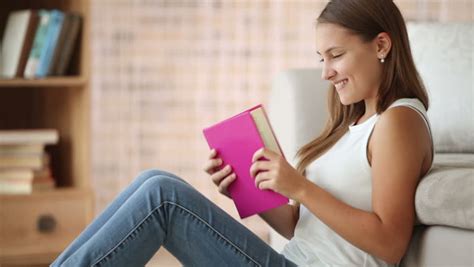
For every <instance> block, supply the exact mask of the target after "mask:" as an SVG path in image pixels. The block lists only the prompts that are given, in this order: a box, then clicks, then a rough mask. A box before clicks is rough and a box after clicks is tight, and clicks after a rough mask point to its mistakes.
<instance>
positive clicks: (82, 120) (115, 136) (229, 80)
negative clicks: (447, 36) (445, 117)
mask: <svg viewBox="0 0 474 267" xmlns="http://www.w3.org/2000/svg"><path fill="white" fill-rule="evenodd" d="M394 2H395V3H396V4H397V5H398V6H399V8H400V10H401V11H402V14H403V16H404V17H405V19H406V21H408V22H410V21H423V22H426V21H431V22H472V21H473V14H474V10H473V2H474V1H473V0H395V1H394ZM326 3H327V0H17V1H0V34H2V35H3V39H2V41H1V43H0V50H1V53H0V54H1V55H0V63H1V64H0V154H1V153H4V154H5V151H7V153H8V150H5V147H8V146H5V138H4V137H5V136H8V131H4V130H13V131H14V132H15V135H19V136H20V137H21V135H22V134H25V132H26V134H27V135H30V137H31V135H33V136H35V134H34V132H35V131H34V130H35V129H37V128H50V129H49V130H51V131H52V134H53V136H55V137H54V138H53V139H54V141H50V143H48V145H51V146H50V147H48V148H45V144H46V143H47V142H43V143H41V144H39V145H38V146H37V147H38V148H39V151H37V152H38V153H36V154H35V155H33V156H34V157H35V159H39V161H38V162H40V163H38V164H39V165H38V166H36V167H37V168H40V169H41V170H44V171H45V172H44V173H43V176H44V177H41V175H40V177H37V176H38V175H36V174H34V173H33V171H34V170H33V168H30V169H28V170H27V174H28V175H29V176H28V177H29V178H28V177H27V178H28V179H23V178H22V179H23V180H21V179H19V178H18V177H17V178H12V177H13V176H12V174H10V173H9V172H8V171H9V168H12V166H13V165H12V164H11V163H8V164H7V163H6V160H5V159H6V158H9V159H10V157H11V158H14V159H15V160H18V158H21V157H24V156H25V155H20V154H21V153H17V152H18V151H16V152H15V151H14V152H15V153H16V154H15V153H11V154H12V155H13V156H11V155H7V156H5V155H6V154H5V155H4V157H3V158H0V174H2V172H1V171H3V176H0V178H2V177H3V178H2V179H3V181H2V180H1V179H0V204H1V205H0V265H1V266H47V265H49V263H50V262H51V260H52V259H54V258H55V257H56V256H57V254H58V253H60V251H62V250H63V249H64V247H66V245H67V244H69V242H70V241H71V240H72V239H73V238H74V237H75V236H77V235H78V233H79V232H80V231H81V230H82V229H83V228H84V227H85V225H86V224H87V223H89V221H90V220H91V219H92V218H93V217H94V216H96V215H97V214H99V213H100V212H101V211H102V210H103V209H104V208H105V207H106V206H107V205H108V203H110V202H111V201H112V200H113V199H114V198H115V196H116V195H117V194H118V193H119V192H120V191H121V190H123V189H124V188H125V187H126V186H127V185H128V184H129V183H130V182H131V181H132V180H133V179H134V177H135V176H137V175H138V174H139V173H140V172H141V171H143V170H145V169H152V168H157V169H162V170H166V171H169V172H172V173H175V174H177V175H178V176H181V177H182V178H184V179H185V180H187V181H188V182H189V183H190V184H192V185H193V186H194V187H196V188H197V189H198V190H199V191H200V192H202V193H203V194H204V195H205V196H207V197H208V198H209V199H211V200H212V201H213V202H215V203H217V204H218V205H219V206H220V207H222V208H223V209H224V210H226V211H227V212H228V213H229V214H230V215H231V216H233V217H235V218H238V215H237V212H236V210H235V208H234V204H233V202H232V201H231V200H229V199H227V198H225V197H224V196H221V195H220V194H219V193H218V192H217V190H216V188H215V186H214V184H213V183H212V182H211V181H210V178H209V176H208V175H207V174H206V173H205V172H204V171H203V168H204V164H205V162H206V160H207V158H208V154H209V148H208V145H207V143H206V141H205V139H204V137H203V134H202V130H203V128H205V127H208V126H210V125H213V124H215V123H216V122H219V121H221V120H223V119H226V118H228V117H230V116H232V115H234V114H236V113H239V112H241V111H243V110H245V109H248V108H249V107H251V106H255V105H257V104H260V103H261V104H263V105H267V103H268V100H269V99H268V97H269V93H270V89H271V86H272V81H273V80H274V78H275V77H276V76H277V75H278V74H279V73H280V72H282V71H284V70H286V69H289V68H310V67H318V64H319V63H318V60H319V58H318V56H317V54H316V49H315V23H316V18H317V17H318V15H319V13H320V12H321V11H322V8H323V7H324V6H325V4H326ZM39 9H44V10H43V11H42V12H39V11H38V10H39ZM53 9H57V10H56V11H55V12H54V13H56V14H57V13H61V12H62V13H63V14H66V15H67V17H69V18H68V19H66V21H69V22H68V23H66V22H64V21H63V22H61V24H57V21H54V20H53V19H51V20H52V22H51V23H50V22H47V23H46V24H48V27H47V28H48V29H49V30H48V31H47V32H48V34H49V35H48V36H46V37H45V35H43V37H44V38H43V39H41V38H39V40H40V41H41V40H43V41H44V43H46V41H48V42H50V43H51V42H56V41H53V40H52V39H54V38H52V36H53V35H54V34H50V33H51V32H53V31H52V30H51V29H54V28H55V27H56V29H59V28H57V27H58V25H62V26H61V27H63V28H61V33H59V32H57V33H56V36H58V34H59V36H60V37H61V38H60V37H57V38H58V39H60V41H61V42H60V41H58V42H57V43H62V44H61V45H58V44H55V46H56V48H55V49H54V51H55V54H54V55H55V56H56V57H55V58H54V64H53V63H51V62H53V58H50V61H51V62H49V64H52V65H53V66H54V65H55V64H56V65H57V64H59V65H61V64H63V65H65V66H67V64H68V63H66V62H69V59H71V64H69V69H68V71H65V72H63V73H60V72H59V71H58V72H57V73H56V72H50V71H51V68H49V69H48V75H42V76H41V75H40V76H38V75H36V76H35V75H32V76H31V77H28V78H25V76H27V75H25V73H26V72H27V70H28V68H26V62H27V60H28V62H29V61H30V60H31V59H32V58H33V60H34V59H35V57H34V56H35V55H36V54H37V53H36V52H38V51H42V53H43V54H44V53H46V52H44V51H46V50H48V47H49V46H48V45H45V44H42V46H41V45H38V47H39V48H38V47H36V45H34V46H33V44H36V42H33V37H35V38H34V39H35V41H36V39H37V37H38V36H41V32H46V31H45V30H44V29H46V26H45V25H43V26H44V27H40V26H39V25H40V23H39V19H38V18H39V17H38V16H39V13H42V14H41V16H40V17H41V18H48V17H49V15H45V14H46V13H49V12H52V11H51V10H53ZM21 10H23V11H21ZM45 10H49V11H47V12H46V11H45ZM16 11H19V12H16ZM58 11H61V12H58ZM12 14H15V15H14V16H13V15H12ZM10 15H11V16H10ZM26 15H27V16H26ZM35 16H36V18H37V19H36V22H34V18H35ZM10 18H15V19H12V20H11V21H12V23H10ZM79 18H82V26H80V25H81V24H80V22H78V21H79ZM47 21H49V19H47ZM35 23H36V24H35ZM49 24H51V25H53V26H51V25H49ZM32 25H35V26H32ZM64 25H67V26H64ZM74 25H75V26H74ZM79 27H83V28H82V32H81V33H79V34H78V37H77V41H74V40H76V39H74V38H73V37H72V36H73V35H74V34H73V33H71V32H74V31H73V30H68V29H76V34H77V32H78V31H79V30H78V29H79ZM20 28H21V29H23V31H21V30H19V29H20ZM41 29H43V31H42V30H41ZM63 29H66V30H63ZM1 31H4V32H1ZM20 32H21V33H20ZM21 35H23V37H24V38H23V39H22V40H20V39H21V38H17V37H18V36H21ZM28 36H29V38H27V37H28ZM45 40H46V41H45ZM74 42H75V43H76V47H75V48H71V49H66V48H65V47H66V45H65V44H66V43H68V44H69V45H71V44H73V46H72V47H74ZM39 43H41V42H39ZM27 44H29V45H30V46H28V45H27ZM58 46H59V47H60V48H57V47H58ZM70 47H71V46H70ZM34 48H36V49H34ZM35 50H37V51H36V52H35V53H33V52H34V51H35ZM12 51H16V52H17V54H16V55H17V57H16V58H15V57H13V56H11V55H13V54H14V53H13V52H12ZM30 51H31V53H30ZM51 51H52V50H51ZM51 51H50V52H51ZM67 51H69V52H67ZM38 53H39V52H38ZM439 53H440V54H441V53H444V51H439ZM40 54H41V53H40ZM66 54H67V57H66ZM57 55H61V56H57ZM38 57H39V56H38ZM44 58H46V57H45V56H44ZM44 58H43V61H44V62H46V61H45V60H44ZM38 60H39V58H38ZM18 62H23V63H25V64H23V65H22V67H20V65H21V64H19V63H18ZM17 63H18V64H17ZM15 64H16V65H15ZM446 64H449V62H446ZM17 65H18V66H17ZM12 66H13V67H12ZM6 69H9V70H13V71H12V73H10V74H9V75H5V70H6ZM23 69H24V70H25V71H24V72H23ZM43 69H44V66H43ZM53 69H55V68H53ZM33 74H35V73H33ZM30 78H34V79H30ZM282 108H284V107H282ZM89 115H90V116H89ZM21 129H27V130H26V131H25V132H22V131H21ZM46 130H48V129H46ZM32 132H33V134H32ZM46 135H48V134H46ZM58 136H59V143H58V140H57V137H58ZM16 137H17V138H18V136H16ZM30 137H28V138H30ZM2 138H3V139H2ZM28 138H27V139H25V140H26V141H25V140H23V141H21V142H19V141H18V140H17V141H16V142H19V143H21V144H20V145H19V147H20V148H21V147H22V145H25V144H26V146H23V147H28V144H29V142H31V140H30V139H28ZM20 139H21V138H20ZM2 142H3V143H2ZM10 145H11V144H10ZM15 145H18V143H16V144H15ZM2 149H3V150H2ZM45 149H46V150H45ZM20 150H21V149H20ZM2 151H3V152H2ZM10 152H11V151H10ZM20 152H21V151H20ZM23 152H24V151H23ZM30 152H31V151H30ZM50 155H51V157H49V156H50ZM30 156H31V155H30ZM15 162H16V161H15ZM2 164H3V165H2ZM2 166H3V167H2ZM29 167H31V166H29ZM36 167H35V168H36ZM2 168H3V169H2ZM5 173H7V174H5ZM30 174H31V175H30ZM89 174H90V175H89ZM30 176H31V177H30ZM90 176H91V177H90ZM5 177H6V178H5ZM37 178H39V179H37ZM41 178H47V179H49V180H48V182H49V184H48V185H47V188H46V189H47V190H38V191H37V192H36V189H35V188H36V187H35V186H36V185H38V183H37V182H38V181H40V182H41ZM53 178H54V179H53ZM35 183H36V184H35ZM55 184H56V186H55ZM39 185H41V183H39ZM89 185H90V186H89ZM8 186H10V187H8ZM18 186H20V187H21V186H23V187H21V188H20V189H22V190H23V191H22V192H17V191H15V190H17V189H18V188H19V187H18ZM90 187H92V191H93V195H94V197H93V198H92V194H91V190H90ZM8 188H9V189H8ZM39 189H41V188H39ZM43 189H44V188H43ZM20 191H21V190H20ZM33 192H34V193H33ZM91 207H93V208H91ZM239 221H240V222H242V223H243V224H244V225H246V226H247V227H248V228H250V229H251V230H252V231H253V232H255V233H256V234H257V235H259V236H260V237H261V238H262V239H263V240H265V241H267V242H268V241H269V228H268V227H267V226H266V224H265V223H263V221H262V220H260V219H259V218H258V216H253V217H250V218H247V219H244V220H239ZM163 253H164V254H163ZM159 254H160V255H161V256H160V257H154V259H153V260H152V262H151V263H150V264H149V266H176V265H178V266H179V262H177V261H176V260H175V259H174V258H173V257H172V256H170V255H169V254H167V253H166V251H164V250H162V251H160V252H159ZM36 263H38V264H40V265H37V264H36ZM32 264H33V265H32Z"/></svg>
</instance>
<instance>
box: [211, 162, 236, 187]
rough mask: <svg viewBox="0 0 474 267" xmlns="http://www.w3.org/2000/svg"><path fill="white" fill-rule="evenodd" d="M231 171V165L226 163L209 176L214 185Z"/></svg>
mask: <svg viewBox="0 0 474 267" xmlns="http://www.w3.org/2000/svg"><path fill="white" fill-rule="evenodd" d="M231 172H232V167H231V166H230V165H227V166H225V167H224V168H222V170H220V171H218V172H216V173H214V174H213V175H212V176H211V179H212V181H213V182H214V184H215V185H219V184H220V183H221V181H222V179H224V177H226V176H227V175H229V174H230V173H231Z"/></svg>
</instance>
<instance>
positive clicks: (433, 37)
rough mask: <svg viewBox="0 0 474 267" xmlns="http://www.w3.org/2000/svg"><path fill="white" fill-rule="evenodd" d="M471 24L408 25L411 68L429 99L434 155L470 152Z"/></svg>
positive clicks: (473, 120)
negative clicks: (412, 66)
mask: <svg viewBox="0 0 474 267" xmlns="http://www.w3.org/2000/svg"><path fill="white" fill-rule="evenodd" d="M473 25H474V24H473V23H410V24H408V34H409V37H410V44H411V49H412V52H413V57H414V60H415V64H416V66H417V69H418V71H419V73H420V76H421V78H422V79H423V81H424V83H425V86H426V89H427V91H428V94H429V98H430V107H429V109H428V117H429V118H430V121H431V128H432V132H433V141H434V146H435V149H436V151H438V152H452V153H457V152H463V153H466V152H470V153H473V152H474V135H473V134H472V133H473V132H474V108H473V106H474V96H473V95H474V88H473V80H472V79H473V76H474V75H473V68H472V62H473V50H472V48H473V46H474V44H473V35H474V33H473Z"/></svg>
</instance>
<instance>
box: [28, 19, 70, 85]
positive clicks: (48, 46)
mask: <svg viewBox="0 0 474 267" xmlns="http://www.w3.org/2000/svg"><path fill="white" fill-rule="evenodd" d="M49 12H50V15H49V20H48V28H47V31H46V35H45V41H44V43H43V47H42V49H41V53H40V57H39V61H38V66H37V69H36V72H35V77H38V78H42V77H46V75H47V74H48V70H49V65H50V64H51V61H52V58H53V54H54V49H55V48H56V45H57V43H58V37H59V33H60V32H61V27H62V26H63V23H64V13H63V12H61V11H59V10H51V11H49Z"/></svg>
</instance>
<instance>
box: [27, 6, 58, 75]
mask: <svg viewBox="0 0 474 267" xmlns="http://www.w3.org/2000/svg"><path fill="white" fill-rule="evenodd" d="M38 15H39V25H38V28H37V29H36V34H35V38H34V40H33V46H32V48H31V51H30V54H29V56H28V60H27V62H26V66H25V72H24V73H23V76H24V77H25V78H34V77H35V74H36V69H37V68H38V63H39V60H40V57H41V53H42V51H43V48H44V45H45V42H46V38H47V34H48V28H49V23H50V15H51V14H50V12H49V11H47V10H40V11H38Z"/></svg>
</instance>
